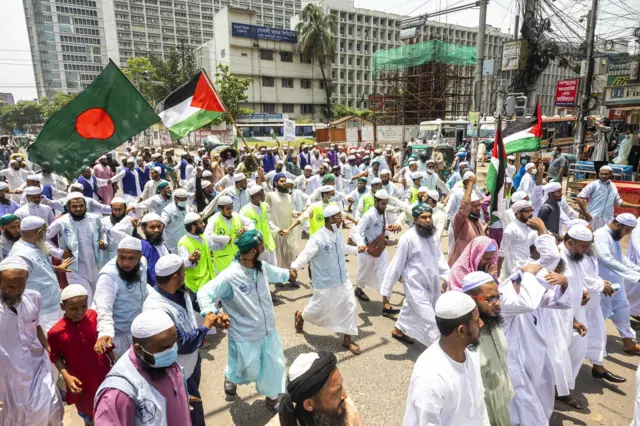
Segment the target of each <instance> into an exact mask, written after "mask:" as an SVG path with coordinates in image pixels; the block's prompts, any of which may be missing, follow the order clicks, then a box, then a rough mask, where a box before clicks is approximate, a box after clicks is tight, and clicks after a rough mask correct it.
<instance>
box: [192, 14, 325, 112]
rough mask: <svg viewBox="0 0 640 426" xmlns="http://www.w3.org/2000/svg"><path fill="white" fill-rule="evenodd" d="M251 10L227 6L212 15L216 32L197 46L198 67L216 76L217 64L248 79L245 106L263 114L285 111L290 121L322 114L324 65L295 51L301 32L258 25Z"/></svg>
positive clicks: (258, 17) (256, 18)
mask: <svg viewBox="0 0 640 426" xmlns="http://www.w3.org/2000/svg"><path fill="white" fill-rule="evenodd" d="M258 22H260V15H258V14H257V13H256V12H254V11H252V10H246V9H238V8H224V9H223V10H221V11H220V12H219V13H217V14H216V15H215V17H214V21H213V27H214V28H213V33H214V36H213V38H212V39H211V40H209V41H208V42H206V43H204V44H202V45H201V46H199V47H198V48H196V51H195V56H196V62H197V65H198V66H199V67H203V68H204V69H205V70H206V71H207V74H209V75H210V76H211V78H212V79H214V78H215V77H214V76H215V74H216V70H217V67H218V65H227V66H229V70H230V71H231V72H232V73H233V74H234V75H235V76H236V77H242V78H250V79H251V85H250V86H249V89H248V91H247V96H248V101H247V103H245V104H243V105H242V107H243V108H248V109H251V110H253V111H254V112H255V113H261V114H286V115H288V116H289V118H291V119H296V118H305V119H318V118H320V117H322V108H323V105H324V104H325V91H324V86H323V84H322V81H323V80H322V73H321V70H320V68H319V67H318V66H317V65H315V64H314V63H312V61H308V60H305V58H303V57H301V55H300V54H299V53H297V52H296V42H297V35H296V33H295V32H293V31H290V30H280V29H275V28H273V29H272V28H267V27H264V26H259V25H258Z"/></svg>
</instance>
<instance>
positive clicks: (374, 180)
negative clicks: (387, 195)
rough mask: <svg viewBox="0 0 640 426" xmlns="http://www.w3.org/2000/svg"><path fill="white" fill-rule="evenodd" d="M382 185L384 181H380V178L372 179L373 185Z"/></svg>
mask: <svg viewBox="0 0 640 426" xmlns="http://www.w3.org/2000/svg"><path fill="white" fill-rule="evenodd" d="M380 183H382V179H380V178H373V179H371V185H378V184H380Z"/></svg>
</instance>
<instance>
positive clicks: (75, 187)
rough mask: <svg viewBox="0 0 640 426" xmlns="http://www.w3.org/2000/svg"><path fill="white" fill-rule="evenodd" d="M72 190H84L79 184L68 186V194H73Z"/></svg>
mask: <svg viewBox="0 0 640 426" xmlns="http://www.w3.org/2000/svg"><path fill="white" fill-rule="evenodd" d="M72 189H79V190H80V191H82V190H83V189H84V186H82V184H81V183H77V182H76V183H72V184H71V185H69V192H73V191H72Z"/></svg>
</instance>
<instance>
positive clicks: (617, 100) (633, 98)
mask: <svg viewBox="0 0 640 426" xmlns="http://www.w3.org/2000/svg"><path fill="white" fill-rule="evenodd" d="M604 105H605V106H608V107H616V106H617V107H630V106H640V84H629V85H626V86H619V87H606V88H605V92H604Z"/></svg>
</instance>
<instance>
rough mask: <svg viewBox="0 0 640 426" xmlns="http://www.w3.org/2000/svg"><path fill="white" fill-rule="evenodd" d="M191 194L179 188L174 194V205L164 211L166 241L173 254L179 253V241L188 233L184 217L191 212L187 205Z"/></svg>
mask: <svg viewBox="0 0 640 426" xmlns="http://www.w3.org/2000/svg"><path fill="white" fill-rule="evenodd" d="M187 198H189V193H188V192H187V191H186V190H184V189H182V188H178V189H176V190H175V191H174V193H173V203H169V205H168V206H167V207H165V208H164V209H163V210H162V213H161V214H160V217H161V218H162V222H163V223H164V240H165V244H166V245H167V247H168V248H169V251H170V252H171V253H177V250H178V241H180V238H182V237H183V236H184V234H185V233H186V232H187V231H186V230H185V229H184V217H185V215H186V214H187V213H189V212H190V211H191V208H190V207H189V206H188V205H187Z"/></svg>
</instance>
